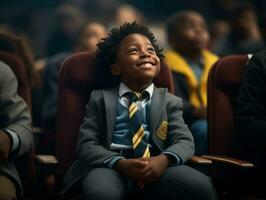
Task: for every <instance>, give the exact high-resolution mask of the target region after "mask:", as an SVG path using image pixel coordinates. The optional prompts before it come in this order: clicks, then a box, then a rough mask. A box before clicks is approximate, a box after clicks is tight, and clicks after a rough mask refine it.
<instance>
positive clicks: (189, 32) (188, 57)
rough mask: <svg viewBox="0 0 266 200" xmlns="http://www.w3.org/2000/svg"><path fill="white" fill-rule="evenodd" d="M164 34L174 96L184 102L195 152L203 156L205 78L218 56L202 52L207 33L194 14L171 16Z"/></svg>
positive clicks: (205, 135) (205, 51)
mask: <svg viewBox="0 0 266 200" xmlns="http://www.w3.org/2000/svg"><path fill="white" fill-rule="evenodd" d="M167 35H168V41H169V44H170V45H171V50H169V51H167V52H166V53H165V61H166V63H167V64H168V66H169V67H170V68H171V70H172V72H173V78H174V81H175V86H176V87H175V88H176V92H175V94H176V95H177V96H180V97H181V98H182V99H183V101H184V120H185V122H186V123H188V125H189V127H190V129H191V132H192V134H193V136H194V141H195V153H196V154H197V155H201V154H206V153H207V146H208V135H207V121H206V106H207V78H208V73H209V70H210V68H211V66H212V64H213V63H214V62H216V60H217V59H218V57H217V56H216V55H214V54H212V53H211V52H209V51H208V50H206V47H207V45H208V42H209V33H208V31H207V27H206V23H205V20H204V18H203V17H202V16H201V15H200V14H199V13H197V12H194V11H184V12H181V13H177V14H174V15H173V16H172V17H171V18H170V19H169V21H168V24H167Z"/></svg>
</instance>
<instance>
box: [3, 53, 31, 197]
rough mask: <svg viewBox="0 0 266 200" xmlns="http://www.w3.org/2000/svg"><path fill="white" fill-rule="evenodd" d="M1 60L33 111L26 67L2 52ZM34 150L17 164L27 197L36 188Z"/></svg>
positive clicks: (14, 57) (10, 55)
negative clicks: (10, 70)
mask: <svg viewBox="0 0 266 200" xmlns="http://www.w3.org/2000/svg"><path fill="white" fill-rule="evenodd" d="M0 60H1V61H3V62H4V63H6V64H7V65H9V66H10V68H11V69H12V71H13V72H14V74H15V75H16V77H17V80H18V94H19V95H20V96H21V97H22V98H23V99H24V100H25V102H26V103H27V104H28V107H29V108H30V110H31V93H30V84H29V77H28V75H27V72H26V67H25V66H24V64H23V63H22V62H21V61H20V60H19V58H18V57H17V56H15V55H14V54H12V53H9V52H4V51H0ZM33 158H34V150H32V152H30V153H28V154H26V155H23V156H22V157H20V158H19V159H18V160H17V161H16V162H17V163H16V166H17V169H18V171H19V175H20V177H21V180H22V184H23V187H24V190H25V195H26V196H28V195H30V196H31V195H32V188H33V186H34V184H33V183H34V175H35V168H34V159H33Z"/></svg>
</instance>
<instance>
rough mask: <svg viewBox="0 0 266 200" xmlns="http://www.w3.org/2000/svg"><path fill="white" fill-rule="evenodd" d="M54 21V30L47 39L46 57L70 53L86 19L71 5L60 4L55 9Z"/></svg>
mask: <svg viewBox="0 0 266 200" xmlns="http://www.w3.org/2000/svg"><path fill="white" fill-rule="evenodd" d="M55 21H56V22H55V24H54V29H53V30H52V31H51V33H50V36H49V37H48V41H47V43H48V44H47V53H46V56H51V55H54V54H57V53H59V52H62V51H71V50H72V49H73V45H74V42H75V39H76V37H77V35H78V32H79V30H80V28H81V27H82V26H83V25H84V23H85V21H86V17H85V16H84V14H83V13H82V11H81V10H80V9H79V8H77V7H75V6H73V5H72V4H62V5H60V6H59V7H58V8H57V9H56V19H55Z"/></svg>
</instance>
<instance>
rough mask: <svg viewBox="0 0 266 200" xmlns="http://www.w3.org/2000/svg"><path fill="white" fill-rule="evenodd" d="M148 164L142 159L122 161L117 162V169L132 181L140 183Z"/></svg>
mask: <svg viewBox="0 0 266 200" xmlns="http://www.w3.org/2000/svg"><path fill="white" fill-rule="evenodd" d="M147 164H148V162H147V161H146V160H142V159H127V160H124V159H121V160H119V161H117V163H116V165H115V169H116V170H117V171H119V172H120V173H121V174H124V175H125V176H127V177H128V178H129V179H130V180H132V181H134V182H139V180H140V179H141V177H143V176H144V169H145V168H146V166H147Z"/></svg>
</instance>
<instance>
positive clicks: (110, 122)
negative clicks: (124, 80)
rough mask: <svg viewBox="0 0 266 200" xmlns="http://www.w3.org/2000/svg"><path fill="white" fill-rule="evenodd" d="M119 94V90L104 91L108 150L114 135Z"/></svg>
mask: <svg viewBox="0 0 266 200" xmlns="http://www.w3.org/2000/svg"><path fill="white" fill-rule="evenodd" d="M117 94H118V88H114V89H112V90H108V91H104V92H103V97H104V106H105V111H106V128H107V130H106V131H107V140H108V141H107V144H108V148H109V147H110V144H111V138H112V137H111V136H112V134H113V130H114V125H115V119H116V107H117Z"/></svg>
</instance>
